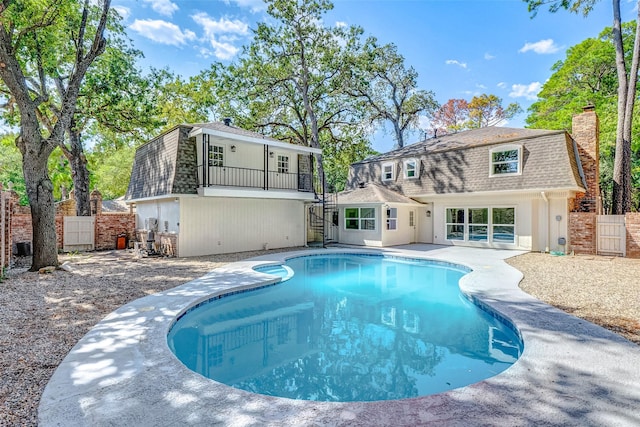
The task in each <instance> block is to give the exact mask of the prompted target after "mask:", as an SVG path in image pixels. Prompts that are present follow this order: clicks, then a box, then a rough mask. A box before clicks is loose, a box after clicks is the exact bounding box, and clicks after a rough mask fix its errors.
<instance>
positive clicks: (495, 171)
mask: <svg viewBox="0 0 640 427" xmlns="http://www.w3.org/2000/svg"><path fill="white" fill-rule="evenodd" d="M521 154H522V147H521V146H519V145H510V146H503V147H497V148H494V149H492V150H491V151H490V152H489V155H490V156H491V157H490V161H491V170H490V171H489V172H490V173H489V174H490V176H496V175H518V174H520V170H521V157H522V156H521Z"/></svg>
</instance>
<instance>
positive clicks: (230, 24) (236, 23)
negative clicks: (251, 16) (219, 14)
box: [191, 12, 249, 37]
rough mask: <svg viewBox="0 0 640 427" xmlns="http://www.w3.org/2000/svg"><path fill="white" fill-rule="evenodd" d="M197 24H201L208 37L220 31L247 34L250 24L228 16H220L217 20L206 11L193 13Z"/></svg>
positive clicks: (192, 17) (192, 16)
mask: <svg viewBox="0 0 640 427" xmlns="http://www.w3.org/2000/svg"><path fill="white" fill-rule="evenodd" d="M191 19H193V20H194V21H195V22H196V24H199V25H200V26H201V27H202V29H203V30H204V33H205V35H206V36H207V37H213V36H215V35H216V34H220V33H234V34H240V35H246V34H248V33H249V25H248V24H247V23H245V22H242V21H240V20H238V19H234V20H233V21H232V20H230V19H227V18H220V19H218V20H217V21H216V20H215V19H213V18H211V17H210V16H209V15H207V14H206V13H205V12H199V13H196V14H195V15H191Z"/></svg>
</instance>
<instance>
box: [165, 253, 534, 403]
mask: <svg viewBox="0 0 640 427" xmlns="http://www.w3.org/2000/svg"><path fill="white" fill-rule="evenodd" d="M285 267H287V268H282V267H280V268H275V267H273V266H271V267H270V268H266V267H265V268H264V269H262V272H264V273H269V272H271V273H272V274H275V275H277V276H281V277H284V278H288V279H289V280H286V281H283V282H282V283H279V284H277V285H275V286H269V287H265V288H261V289H257V290H253V291H249V292H243V293H239V294H234V295H231V296H227V297H224V298H220V299H216V300H212V301H211V302H208V303H206V304H203V305H202V306H200V307H198V308H196V309H193V310H191V311H189V312H187V313H186V314H185V315H184V316H182V317H181V318H180V319H179V320H178V321H177V322H176V323H175V325H174V326H173V328H172V329H171V332H170V333H169V336H168V342H169V346H170V348H171V349H172V351H173V352H174V353H175V354H176V356H177V357H178V358H179V359H180V360H181V361H182V363H184V364H185V365H186V366H187V367H189V368H190V369H192V370H194V371H196V372H198V373H200V374H202V375H204V376H206V377H208V378H211V379H214V380H216V381H219V382H222V383H225V384H228V385H231V386H233V387H236V388H240V389H243V390H247V391H250V392H254V393H261V394H266V395H273V396H280V397H288V398H293V399H305V400H318V401H342V402H346V401H375V400H391V399H404V398H410V397H417V396H424V395H429V394H434V393H439V392H442V391H446V390H451V389H454V388H457V387H462V386H465V385H469V384H472V383H475V382H478V381H481V380H483V379H486V378H488V377H491V376H494V375H496V374H498V373H500V372H502V371H504V370H505V369H507V368H508V367H509V366H511V365H512V364H513V363H514V362H515V361H516V360H517V358H518V357H519V356H520V354H521V351H522V342H521V341H520V339H519V338H518V336H517V334H516V333H515V332H514V331H513V330H512V329H511V328H510V327H509V326H507V325H505V324H504V323H502V322H500V321H498V320H497V319H495V318H494V317H493V316H491V315H490V314H488V313H487V312H485V311H483V310H481V309H479V308H478V307H477V306H476V305H474V304H473V303H471V302H470V301H469V300H468V299H467V298H466V297H465V296H464V295H462V294H461V293H460V290H459V287H458V281H459V279H460V278H461V277H462V276H463V275H464V274H466V273H467V272H468V271H467V270H465V269H463V268H461V267H456V266H454V265H452V264H445V263H438V262H428V261H420V260H409V259H401V258H388V257H383V256H366V255H362V256H360V255H324V256H306V257H298V258H294V259H291V260H289V261H288V262H287V264H286V266H285ZM288 269H290V270H291V271H292V272H293V273H294V274H291V272H289V270H288Z"/></svg>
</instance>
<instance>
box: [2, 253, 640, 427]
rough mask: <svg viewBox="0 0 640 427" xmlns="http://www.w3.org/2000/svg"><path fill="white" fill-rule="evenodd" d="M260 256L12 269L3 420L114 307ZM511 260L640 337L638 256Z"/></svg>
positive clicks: (26, 411) (115, 259) (21, 412)
mask: <svg viewBox="0 0 640 427" xmlns="http://www.w3.org/2000/svg"><path fill="white" fill-rule="evenodd" d="M294 249H299V248H294ZM271 252H273V251H271ZM264 253H266V252H264V251H259V252H247V253H240V254H230V255H221V256H210V257H198V258H186V259H185V258H143V259H140V260H136V259H135V258H134V257H133V255H132V254H131V253H129V252H125V251H119V252H115V251H114V252H96V253H91V254H86V255H76V256H68V255H67V256H63V257H61V258H60V261H61V262H63V261H67V260H68V261H69V262H70V264H71V266H72V268H73V270H74V271H73V272H71V273H69V272H65V271H60V270H58V271H55V272H53V273H51V274H38V273H29V272H26V271H25V269H24V268H14V269H12V270H10V271H9V274H8V277H7V278H6V279H5V280H4V281H3V282H1V283H0V322H1V323H0V324H1V326H0V366H1V368H2V376H1V378H0V425H25V426H28V425H33V426H34V425H36V424H37V407H38V403H39V399H40V396H41V394H42V391H43V389H44V387H45V386H46V384H47V381H48V380H49V378H50V376H51V375H52V373H53V371H54V369H55V368H56V366H57V365H58V364H59V363H60V362H61V361H62V359H63V358H64V357H65V356H66V354H67V353H68V352H69V350H70V349H71V347H73V345H74V344H75V343H76V342H77V341H78V340H79V339H80V338H81V337H82V336H83V335H84V334H85V333H86V332H87V331H88V330H89V329H91V327H92V326H93V325H95V324H96V323H98V322H99V321H100V320H101V319H102V318H103V317H104V316H106V315H107V314H108V313H110V312H111V311H113V310H115V309H116V308H117V307H119V306H121V305H123V304H126V303H127V302H129V301H132V300H134V299H137V298H140V297H142V296H145V295H149V294H152V293H155V292H158V291H161V290H164V289H168V288H172V287H174V286H178V285H180V284H182V283H185V282H187V281H190V280H192V279H194V278H197V277H200V276H202V275H204V274H205V273H207V272H208V271H210V270H212V269H214V268H216V267H219V266H221V265H223V264H225V263H228V262H233V261H237V260H240V259H244V258H249V257H253V256H258V255H261V254H264ZM508 263H509V264H510V265H512V266H514V267H515V268H517V269H519V270H520V271H522V272H523V273H524V279H523V281H522V283H521V287H522V289H523V290H524V291H525V292H528V293H529V294H531V295H534V296H535V297H537V298H539V299H541V300H543V301H546V302H548V303H550V304H552V305H554V306H556V307H559V308H561V309H563V310H565V311H568V312H570V313H572V314H574V315H576V316H579V317H583V318H585V319H587V320H589V321H592V322H594V323H598V324H600V325H602V326H605V327H607V328H609V329H611V330H613V331H615V332H617V333H619V334H621V335H623V336H625V337H626V338H627V339H630V340H632V341H634V342H635V343H637V344H640V279H639V278H640V260H629V259H622V258H606V257H587V256H576V257H569V256H567V257H553V256H550V255H547V254H537V253H530V254H525V255H521V256H519V257H516V258H512V259H510V260H508Z"/></svg>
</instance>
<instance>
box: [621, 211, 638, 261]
mask: <svg viewBox="0 0 640 427" xmlns="http://www.w3.org/2000/svg"><path fill="white" fill-rule="evenodd" d="M624 220H625V223H626V226H627V257H628V258H640V212H629V213H627V214H626V215H625V218H624Z"/></svg>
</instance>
